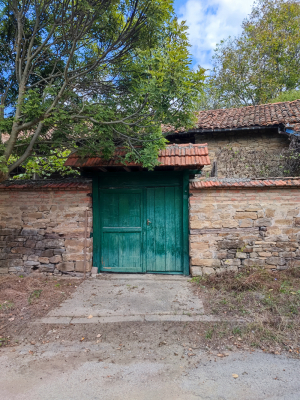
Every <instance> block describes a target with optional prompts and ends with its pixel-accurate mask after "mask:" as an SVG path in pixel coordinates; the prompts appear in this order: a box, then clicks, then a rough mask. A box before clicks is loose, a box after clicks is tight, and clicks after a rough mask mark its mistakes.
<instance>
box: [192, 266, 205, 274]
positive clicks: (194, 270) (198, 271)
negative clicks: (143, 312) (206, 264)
mask: <svg viewBox="0 0 300 400" xmlns="http://www.w3.org/2000/svg"><path fill="white" fill-rule="evenodd" d="M190 272H191V275H192V276H202V267H195V266H194V267H191V268H190Z"/></svg>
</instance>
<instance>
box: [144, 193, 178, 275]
mask: <svg viewBox="0 0 300 400" xmlns="http://www.w3.org/2000/svg"><path fill="white" fill-rule="evenodd" d="M146 205H147V206H146V210H147V213H146V214H147V215H146V216H147V225H146V235H145V239H146V240H145V241H146V243H145V263H146V271H147V272H160V273H182V268H183V263H182V188H181V187H179V186H175V187H157V188H146Z"/></svg>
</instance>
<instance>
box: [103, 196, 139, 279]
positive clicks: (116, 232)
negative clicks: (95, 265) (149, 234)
mask: <svg viewBox="0 0 300 400" xmlns="http://www.w3.org/2000/svg"><path fill="white" fill-rule="evenodd" d="M142 211H143V207H142V190H114V189H109V190H100V214H101V216H100V220H101V245H100V247H101V250H102V251H101V270H102V271H112V272H143V266H142V257H141V255H142V247H143V243H142Z"/></svg>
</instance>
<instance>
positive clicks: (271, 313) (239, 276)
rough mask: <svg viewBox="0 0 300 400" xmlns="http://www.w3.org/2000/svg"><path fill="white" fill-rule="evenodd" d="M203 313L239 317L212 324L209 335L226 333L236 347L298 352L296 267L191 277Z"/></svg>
mask: <svg viewBox="0 0 300 400" xmlns="http://www.w3.org/2000/svg"><path fill="white" fill-rule="evenodd" d="M193 281H194V290H196V292H197V294H198V295H199V296H201V297H202V298H203V302H204V308H205V310H206V313H208V314H212V315H216V316H220V317H223V318H226V317H229V318H236V319H238V318H243V319H244V320H245V322H244V323H242V324H236V325H235V326H233V325H232V324H231V325H228V324H227V326H226V324H225V325H224V324H223V327H224V326H225V329H224V330H222V327H221V326H220V325H216V324H215V325H214V326H213V327H212V328H211V332H210V336H211V338H212V339H213V340H215V339H216V337H217V336H219V337H221V336H222V335H223V336H224V337H226V336H229V337H231V338H232V340H233V341H234V345H235V346H236V347H243V346H242V345H241V343H244V344H246V345H247V346H248V347H250V348H260V349H262V350H264V351H268V352H271V353H275V354H280V353H281V352H288V353H290V354H292V355H293V356H295V357H299V352H300V268H291V269H288V270H284V271H276V272H272V271H266V270H257V269H248V270H247V269H245V270H244V271H243V272H239V273H231V272H229V273H225V274H222V275H214V276H212V275H210V276H206V277H203V278H194V279H193Z"/></svg>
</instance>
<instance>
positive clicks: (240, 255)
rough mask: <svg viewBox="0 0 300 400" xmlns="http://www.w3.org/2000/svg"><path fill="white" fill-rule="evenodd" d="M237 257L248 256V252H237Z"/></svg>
mask: <svg viewBox="0 0 300 400" xmlns="http://www.w3.org/2000/svg"><path fill="white" fill-rule="evenodd" d="M235 256H236V258H247V257H248V256H247V253H242V252H237V253H236V255H235Z"/></svg>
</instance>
